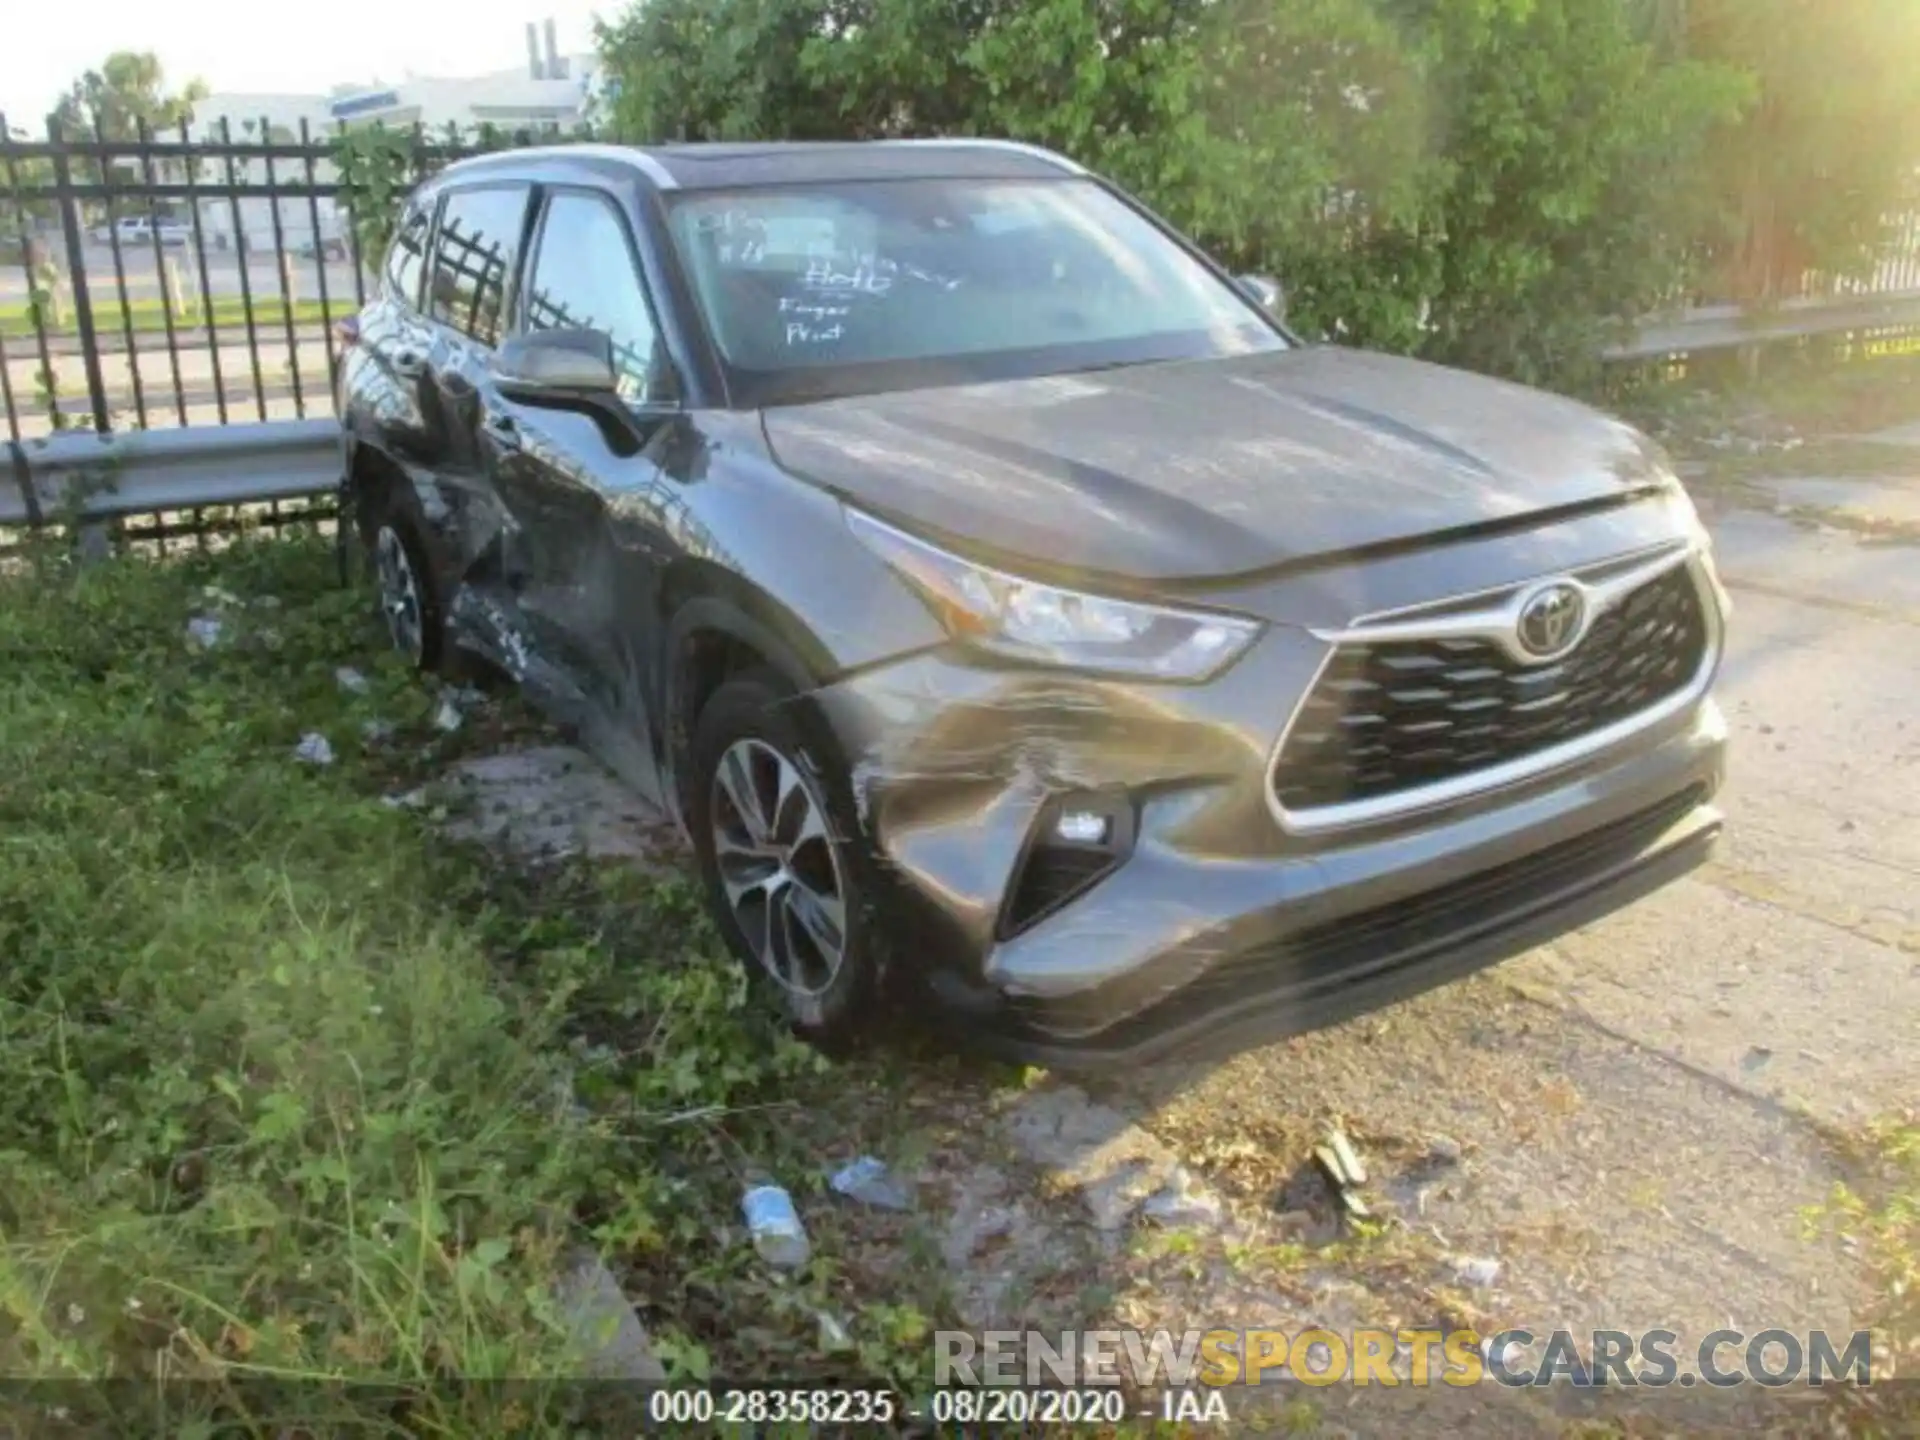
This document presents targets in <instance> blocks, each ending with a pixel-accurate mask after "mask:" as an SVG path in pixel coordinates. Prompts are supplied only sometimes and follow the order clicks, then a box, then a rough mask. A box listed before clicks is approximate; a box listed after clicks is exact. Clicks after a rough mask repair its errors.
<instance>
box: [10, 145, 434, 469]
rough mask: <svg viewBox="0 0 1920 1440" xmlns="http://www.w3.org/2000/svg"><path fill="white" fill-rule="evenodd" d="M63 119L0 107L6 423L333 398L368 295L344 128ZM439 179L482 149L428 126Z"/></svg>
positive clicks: (259, 409) (235, 418)
mask: <svg viewBox="0 0 1920 1440" xmlns="http://www.w3.org/2000/svg"><path fill="white" fill-rule="evenodd" d="M248 128H249V130H251V131H253V132H254V133H252V134H248V135H245V136H240V137H236V136H235V135H234V134H233V133H232V129H231V127H230V126H229V125H228V124H227V122H225V121H224V120H223V121H222V122H220V124H219V125H218V126H217V127H215V128H214V131H213V134H212V135H211V136H208V135H204V134H203V135H200V136H197V137H196V136H195V135H193V134H192V133H191V132H189V130H188V128H187V127H186V126H185V125H182V126H181V127H180V129H179V130H178V132H177V133H170V134H166V135H156V134H154V133H152V132H151V131H149V130H147V129H146V128H145V127H142V128H141V129H140V131H139V133H138V134H136V135H134V136H131V137H126V136H118V137H116V136H112V135H108V134H106V133H104V132H103V131H101V130H99V129H97V128H96V129H94V130H92V131H90V132H89V133H84V134H70V133H64V132H62V130H61V129H60V128H59V126H58V125H57V124H55V123H54V122H51V121H50V122H49V123H48V125H47V128H46V131H45V136H44V138H43V139H38V140H35V139H29V138H25V135H24V132H20V131H15V130H13V129H11V128H10V127H9V126H8V125H7V123H6V120H5V117H4V116H0V404H4V406H5V409H6V430H5V432H4V437H5V438H6V439H9V440H16V441H17V440H20V439H22V438H31V437H33V436H35V435H39V434H45V433H47V432H49V431H55V430H62V429H68V428H74V427H87V428H92V429H95V430H102V431H104V430H113V429H127V428H138V429H148V428H153V427H160V426H174V425H182V426H185V425H208V424H228V423H232V422H244V421H251V420H269V419H297V418H304V417H307V416H310V415H325V414H327V413H329V412H330V410H331V407H332V396H331V375H332V366H333V361H334V359H335V340H334V335H333V328H332V322H333V321H336V320H338V319H340V318H342V317H344V316H346V315H349V314H351V313H352V312H353V311H354V310H356V309H358V308H359V306H360V305H361V304H362V303H364V301H365V298H366V286H367V280H368V266H367V264H366V263H365V262H366V261H367V258H368V257H365V256H363V255H362V254H361V253H360V241H359V238H358V237H359V235H360V233H361V231H362V227H361V226H360V224H359V223H358V221H359V219H360V217H358V216H356V215H355V214H354V213H353V210H352V205H351V203H350V201H349V200H348V199H347V198H346V197H345V196H344V195H343V194H342V192H341V188H340V176H339V174H338V172H337V169H336V164H335V153H334V146H333V143H332V140H331V137H323V136H315V135H313V134H312V133H311V132H310V131H309V129H308V127H307V126H306V125H305V124H304V123H303V124H302V125H301V126H300V128H299V131H298V133H297V134H296V135H293V136H292V138H287V136H288V132H287V131H285V130H280V129H275V128H274V127H270V126H269V125H267V124H266V123H265V122H264V121H262V122H259V123H258V124H257V125H255V126H250V127H248ZM412 141H413V143H412V144H411V145H410V146H409V147H408V153H409V156H410V160H411V168H412V171H413V173H412V174H411V175H410V176H407V177H403V178H405V179H411V180H417V179H420V178H424V176H425V175H427V174H429V173H431V171H433V170H435V169H437V168H439V166H441V165H443V164H445V163H446V162H447V161H449V160H451V159H456V158H458V157H459V156H460V155H462V154H465V153H469V150H468V149H466V148H463V147H461V146H458V145H453V144H446V143H440V142H435V141H431V140H429V139H428V138H427V136H426V135H425V134H424V133H422V132H415V134H414V135H413V136H412Z"/></svg>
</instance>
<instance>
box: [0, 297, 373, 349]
mask: <svg viewBox="0 0 1920 1440" xmlns="http://www.w3.org/2000/svg"><path fill="white" fill-rule="evenodd" d="M102 289H103V290H105V289H107V287H105V286H103V287H102ZM357 308H358V306H357V305H356V304H355V303H354V301H353V300H352V298H351V297H350V296H348V297H341V296H337V295H336V296H332V297H330V298H329V302H328V303H327V304H326V305H322V304H321V303H320V301H319V300H317V299H315V300H302V299H296V300H295V301H294V302H293V310H292V314H293V321H294V323H295V324H296V325H304V324H312V323H318V322H321V321H325V320H329V319H339V318H342V317H344V316H347V315H351V314H353V312H354V311H355V310H356V309H357ZM89 313H90V314H91V315H92V316H93V327H94V330H95V332H96V333H98V334H101V335H106V336H114V335H120V334H122V333H123V332H124V331H125V329H126V327H127V326H128V324H129V323H130V324H131V325H132V327H133V331H134V333H135V334H136V335H147V334H164V333H165V332H166V328H167V318H166V305H165V302H164V301H162V300H160V299H159V298H157V297H155V298H141V297H129V298H128V300H127V301H126V303H125V304H124V305H123V304H122V303H121V302H120V300H119V298H118V297H117V296H114V295H112V294H111V293H107V294H101V295H96V296H95V297H94V300H93V304H92V306H91V307H90V308H89ZM248 313H249V306H248V305H247V302H246V298H245V297H244V296H240V295H217V296H215V297H214V300H213V306H212V313H211V315H210V316H209V315H208V314H207V313H206V309H205V307H203V306H202V305H200V304H199V303H197V302H196V303H194V304H192V305H190V306H189V307H188V309H187V313H186V314H185V315H184V316H181V315H176V316H175V317H174V321H173V327H174V329H175V330H176V331H180V330H192V329H196V328H204V327H205V326H206V325H207V324H208V323H209V321H211V323H212V324H213V325H215V326H216V327H220V328H227V327H244V326H245V325H246V323H247V315H248ZM251 313H252V315H253V321H254V324H255V325H279V324H283V323H284V322H285V321H286V318H287V313H288V310H287V302H286V301H285V300H284V299H283V298H282V297H281V296H279V295H277V294H265V295H255V296H254V297H253V304H252V306H251ZM64 321H65V323H63V324H58V325H54V324H49V325H48V327H47V334H48V335H49V336H56V335H58V336H74V335H77V334H78V333H79V332H78V330H77V328H76V326H75V323H74V319H73V313H72V311H71V309H69V310H68V312H67V314H66V316H65V317H64ZM34 337H35V330H34V309H33V305H32V302H31V301H15V302H11V303H8V304H0V339H4V340H32V339H34Z"/></svg>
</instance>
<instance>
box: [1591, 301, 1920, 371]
mask: <svg viewBox="0 0 1920 1440" xmlns="http://www.w3.org/2000/svg"><path fill="white" fill-rule="evenodd" d="M1905 329H1920V290H1912V291H1908V292H1906V293H1904V294H1894V295H1863V296H1860V297H1858V298H1855V299H1844V300H1827V299H1811V300H1789V301H1786V302H1785V303H1783V304H1781V305H1780V306H1779V307H1778V308H1776V309H1774V310H1770V311H1757V312H1756V311H1750V310H1746V309H1743V308H1742V307H1741V306H1738V305H1706V306H1701V307H1699V308H1697V309H1693V310H1689V311H1687V312H1686V313H1685V314H1684V315H1682V316H1680V317H1678V318H1677V319H1674V320H1667V321H1655V322H1653V323H1651V324H1648V325H1644V326H1642V327H1641V328H1640V330H1639V332H1638V333H1637V334H1636V335H1635V336H1634V338H1633V339H1632V340H1630V341H1628V342H1626V343H1625V344H1622V345H1616V346H1613V347H1611V348H1609V349H1608V350H1607V351H1606V352H1605V356H1604V358H1605V359H1607V360H1612V361H1622V362H1626V361H1633V360H1656V359H1659V358H1660V357H1661V356H1664V355H1686V354H1698V353H1703V352H1706V351H1711V350H1737V349H1744V348H1746V347H1748V346H1753V345H1772V344H1777V343H1779V342H1781V341H1786V340H1804V339H1807V338H1810V337H1812V336H1817V335H1843V334H1848V333H1858V332H1861V331H1873V330H1905Z"/></svg>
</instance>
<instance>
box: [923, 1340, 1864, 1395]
mask: <svg viewBox="0 0 1920 1440" xmlns="http://www.w3.org/2000/svg"><path fill="white" fill-rule="evenodd" d="M1872 1365H1873V1340H1872V1336H1871V1334H1870V1333H1869V1332H1867V1331H1856V1332H1854V1333H1852V1334H1850V1335H1842V1336H1839V1337H1835V1336H1833V1335H1830V1334H1828V1333H1827V1332H1826V1331H1823V1330H1814V1331H1809V1332H1805V1333H1796V1332H1794V1331H1790V1330H1782V1329H1767V1330H1760V1331H1756V1332H1753V1333H1751V1334H1749V1333H1747V1332H1745V1331H1740V1330H1715V1331H1712V1332H1710V1333H1708V1334H1706V1335H1704V1336H1702V1337H1701V1338H1700V1339H1699V1341H1698V1342H1697V1343H1695V1344H1692V1345H1688V1344H1686V1343H1684V1342H1683V1341H1682V1340H1681V1337H1680V1335H1679V1334H1678V1332H1676V1331H1673V1330H1645V1331H1639V1332H1634V1331H1627V1330H1594V1331H1590V1332H1587V1333H1584V1334H1575V1333H1574V1332H1573V1331H1570V1330H1553V1331H1542V1332H1535V1331H1531V1330H1524V1329H1511V1330H1502V1331H1499V1332H1497V1333H1495V1334H1492V1335H1484V1336H1483V1335H1481V1334H1479V1333H1478V1332H1476V1331H1473V1330H1464V1329H1462V1330H1446V1331H1443V1330H1354V1331H1351V1332H1342V1331H1335V1330H1321V1329H1309V1330H1299V1331H1293V1332H1288V1331H1284V1330H1225V1329H1209V1330H1188V1331H1182V1332H1178V1333H1174V1332H1169V1331H1165V1330H1156V1331H1152V1332H1147V1331H1139V1330H1067V1331H1056V1332H1051V1333H1048V1332H1041V1331H1034V1330H988V1331H984V1332H981V1333H979V1334H977V1335H976V1334H973V1333H971V1332H968V1331H961V1330H942V1331H937V1332H936V1333H935V1335H934V1383H935V1384H937V1385H985V1386H999V1385H1022V1386H1059V1385H1066V1386H1077V1385H1134V1386H1139V1387H1142V1388H1148V1389H1151V1388H1156V1387H1173V1388H1187V1387H1192V1386H1196V1385H1199V1386H1225V1385H1258V1384H1260V1383H1261V1381H1262V1380H1263V1379H1267V1380H1278V1379H1281V1378H1283V1377H1284V1378H1289V1379H1292V1380H1295V1381H1298V1382H1300V1383H1302V1384H1307V1385H1335V1384H1342V1383H1345V1384H1352V1385H1383V1386H1397V1385H1410V1386H1413V1387H1416V1388H1418V1387H1423V1386H1430V1385H1449V1386H1456V1387H1462V1386H1471V1385H1478V1384H1480V1383H1481V1382H1482V1381H1483V1380H1492V1381H1494V1382H1495V1383H1497V1384H1501V1385H1508V1386H1515V1387H1518V1386H1534V1385H1555V1384H1570V1385H1630V1386H1652V1387H1656V1388H1657V1387H1660V1386H1668V1385H1679V1386H1694V1385H1702V1384H1704V1385H1710V1386H1717V1387H1731V1386H1737V1385H1749V1384H1752V1385H1764V1386H1770V1387H1781V1386H1788V1385H1828V1384H1855V1385H1870V1384H1871V1383H1872Z"/></svg>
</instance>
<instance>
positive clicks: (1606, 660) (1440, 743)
mask: <svg viewBox="0 0 1920 1440" xmlns="http://www.w3.org/2000/svg"><path fill="white" fill-rule="evenodd" d="M1707 645H1708V637H1707V617H1706V614H1705V612H1704V610H1703V609H1702V607H1701V603H1700V594H1699V590H1698V589H1697V588H1696V586H1695V584H1694V580H1693V576H1692V573H1691V571H1690V570H1689V568H1688V567H1686V566H1684V565H1681V566H1676V567H1675V568H1674V569H1671V570H1669V571H1667V572H1666V573H1665V574H1662V575H1659V576H1657V577H1655V578H1654V579H1652V580H1649V581H1647V582H1646V583H1645V584H1643V585H1640V586H1638V587H1636V588H1635V589H1633V590H1632V591H1630V592H1628V593H1627V594H1626V595H1625V596H1623V597H1622V598H1621V599H1620V600H1618V601H1617V602H1616V603H1615V604H1614V605H1613V606H1611V607H1610V608H1609V609H1608V610H1606V611H1605V612H1604V613H1603V614H1601V615H1600V616H1598V617H1597V618H1596V619H1595V620H1594V622H1593V628H1592V629H1591V630H1590V631H1589V632H1588V634H1587V636H1586V638H1585V639H1583V640H1582V641H1581V642H1580V644H1579V645H1577V646H1576V647H1574V649H1573V650H1572V651H1571V652H1570V653H1568V654H1567V655H1564V656H1562V657H1561V658H1560V659H1558V660H1555V661H1553V662H1552V663H1551V664H1545V665H1539V664H1535V665H1527V664H1522V663H1520V662H1519V661H1517V660H1515V659H1514V658H1513V657H1511V656H1510V655H1508V654H1507V652H1506V651H1505V650H1503V649H1501V648H1500V647H1499V646H1498V645H1496V644H1494V643H1493V642H1491V641H1489V640H1483V639H1459V638H1445V639H1442V638H1433V639H1415V640H1410V639H1395V640H1382V641H1372V642H1365V643H1361V642H1355V641H1347V642H1345V643H1342V644H1341V645H1340V646H1339V648H1338V649H1337V650H1336V651H1335V652H1334V654H1333V656H1332V658H1331V659H1330V660H1329V661H1328V662H1327V666H1326V668H1325V669H1324V670H1323V671H1322V672H1321V675H1320V678H1319V680H1318V681H1317V682H1316V683H1315V685H1314V687H1313V690H1312V692H1311V693H1310V694H1309V695H1308V697H1307V699H1306V701H1305V703H1304V704H1302V706H1301V707H1300V711H1299V714H1298V715H1296V716H1295V718H1294V721H1293V725H1292V728H1291V729H1290V730H1289V731H1288V733H1287V737H1286V741H1285V743H1284V745H1283V746H1282V748H1281V752H1280V756H1279V759H1278V762H1277V763H1276V764H1275V766H1274V770H1273V791H1274V796H1275V798H1276V799H1277V800H1278V801H1279V803H1280V805H1281V807H1282V808H1283V809H1285V810H1288V811H1295V812H1298V811H1307V810H1313V809H1316V808H1319V807H1322V806H1329V805H1342V804H1349V803H1353V802H1356V801H1366V800H1375V799H1379V798H1381V797H1385V796H1392V795H1395V794H1398V793H1399V792H1401V791H1406V790H1412V789H1415V788H1417V787H1419V786H1422V785H1430V784H1435V783H1438V782H1442V781H1448V780H1454V779H1458V778H1461V777H1465V776H1470V775H1472V774H1473V773H1474V772H1475V771H1478V770H1485V769H1488V768H1490V767H1492V766H1495V765H1502V764H1506V763H1508V762H1510V761H1515V760H1524V759H1525V758H1526V757H1528V756H1530V755H1535V754H1538V753H1540V752H1541V751H1544V750H1548V749H1551V748H1553V747H1554V746H1557V745H1561V744H1565V743H1567V742H1569V741H1574V740H1578V739H1580V738H1582V737H1584V736H1587V735H1591V734H1593V733H1594V732H1595V731H1598V730H1602V729H1605V728H1606V727H1607V726H1609V725H1613V724H1616V723H1617V722H1619V721H1622V720H1626V719H1629V718H1630V717H1632V716H1634V715H1636V714H1638V713H1640V712H1641V711H1643V710H1646V709H1648V708H1649V707H1651V706H1653V705H1657V704H1659V703H1660V701H1662V700H1665V699H1667V698H1668V697H1669V696H1672V695H1674V694H1676V693H1678V692H1679V691H1681V690H1684V689H1685V688H1686V686H1687V685H1688V684H1689V683H1690V682H1691V681H1692V680H1693V678H1694V676H1695V675H1696V674H1698V673H1699V670H1700V667H1701V665H1702V663H1703V662H1704V661H1705V659H1706V655H1707Z"/></svg>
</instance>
